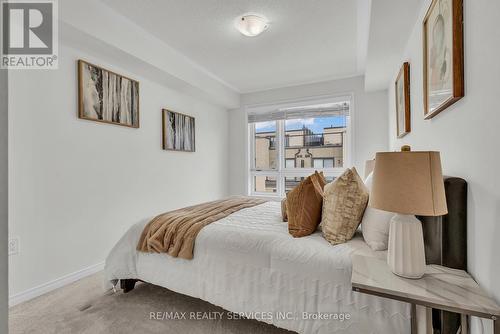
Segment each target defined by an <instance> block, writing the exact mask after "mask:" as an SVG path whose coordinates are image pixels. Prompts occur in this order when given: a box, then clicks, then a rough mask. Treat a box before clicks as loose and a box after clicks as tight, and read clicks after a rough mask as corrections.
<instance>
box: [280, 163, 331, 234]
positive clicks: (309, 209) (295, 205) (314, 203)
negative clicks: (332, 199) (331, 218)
mask: <svg viewBox="0 0 500 334" xmlns="http://www.w3.org/2000/svg"><path fill="white" fill-rule="evenodd" d="M325 184H326V180H325V177H324V176H323V173H318V172H315V173H314V174H313V175H311V176H309V177H308V178H306V179H305V180H304V181H302V182H300V183H299V185H298V186H296V187H295V188H293V189H292V190H291V191H290V192H289V193H288V194H287V195H286V207H287V215H288V232H289V233H290V234H291V235H292V236H294V237H295V238H298V237H305V236H306V235H310V234H312V233H313V232H314V231H316V228H317V227H318V224H319V223H320V222H321V209H322V205H323V187H324V186H325Z"/></svg>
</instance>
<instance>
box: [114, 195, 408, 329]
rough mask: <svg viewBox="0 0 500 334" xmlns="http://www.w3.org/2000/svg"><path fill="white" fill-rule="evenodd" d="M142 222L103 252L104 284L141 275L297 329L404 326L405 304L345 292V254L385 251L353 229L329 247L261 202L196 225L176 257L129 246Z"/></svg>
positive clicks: (347, 288) (347, 265)
mask: <svg viewBox="0 0 500 334" xmlns="http://www.w3.org/2000/svg"><path fill="white" fill-rule="evenodd" d="M145 224H146V221H144V222H141V223H139V224H136V225H134V226H132V227H131V228H130V230H129V231H128V232H127V233H126V234H125V235H124V236H123V237H122V239H121V240H120V241H119V242H118V243H117V244H116V246H115V247H114V248H113V249H112V251H111V252H110V254H109V256H108V258H107V259H106V267H105V277H106V283H107V286H108V287H111V284H113V283H116V280H117V279H125V278H134V279H141V280H143V281H145V282H149V283H152V284H156V285H159V286H163V287H165V288H168V289H170V290H173V291H176V292H179V293H182V294H186V295H189V296H192V297H196V298H200V299H203V300H206V301H208V302H210V303H212V304H215V305H218V306H221V307H223V308H224V309H226V310H228V311H232V312H245V313H246V315H247V317H250V318H256V319H257V320H261V321H264V322H267V323H272V324H274V325H276V326H278V327H281V328H285V329H289V330H293V331H296V332H299V333H304V334H309V333H329V334H330V333H353V334H359V333H384V334H390V333H397V334H402V333H409V332H410V307H409V306H408V304H406V303H401V302H397V301H392V300H389V299H383V298H378V297H374V296H369V295H365V294H361V293H353V292H352V291H351V283H350V282H351V260H350V257H351V255H352V254H354V253H356V254H365V255H369V256H376V257H384V256H385V255H386V253H385V252H374V251H372V250H371V249H370V248H369V247H368V246H367V244H366V243H365V242H364V241H363V238H362V236H361V235H357V236H356V237H355V238H354V239H353V240H351V241H349V242H348V243H346V244H342V245H337V246H332V245H330V244H329V243H328V242H327V241H326V240H325V239H324V238H323V237H322V235H321V233H319V232H318V233H315V234H313V235H311V236H308V237H304V238H297V239H295V238H293V237H292V236H290V235H289V234H288V230H287V224H286V223H283V222H282V221H281V209H280V203H278V202H267V203H264V204H261V205H258V206H256V207H253V208H248V209H243V210H241V211H239V212H236V213H234V214H232V215H230V216H228V217H226V218H224V219H221V220H219V221H217V222H215V223H212V224H210V225H208V226H206V227H205V228H203V229H202V230H201V232H200V233H199V234H198V237H197V239H196V244H195V249H194V259H192V260H184V259H180V258H173V257H170V256H168V255H166V254H150V253H141V252H137V251H136V250H135V248H136V246H137V242H138V239H139V236H140V234H141V232H142V229H143V227H144V225H145ZM151 311H152V312H155V311H162V310H151ZM277 312H282V313H277ZM303 312H306V313H307V316H304V313H303ZM318 314H319V315H321V316H323V317H329V318H332V319H329V320H321V319H317V315H318ZM336 314H337V315H339V314H349V315H350V319H349V320H343V321H341V320H338V318H337V315H336ZM307 317H314V318H316V319H307Z"/></svg>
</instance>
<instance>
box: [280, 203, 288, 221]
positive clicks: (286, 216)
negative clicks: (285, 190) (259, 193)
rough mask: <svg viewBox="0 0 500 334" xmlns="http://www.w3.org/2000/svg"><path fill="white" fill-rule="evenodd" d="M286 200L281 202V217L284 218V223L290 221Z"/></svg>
mask: <svg viewBox="0 0 500 334" xmlns="http://www.w3.org/2000/svg"><path fill="white" fill-rule="evenodd" d="M286 211H287V209H286V198H283V199H282V200H281V217H282V218H283V221H284V222H287V221H288V213H287V212H286Z"/></svg>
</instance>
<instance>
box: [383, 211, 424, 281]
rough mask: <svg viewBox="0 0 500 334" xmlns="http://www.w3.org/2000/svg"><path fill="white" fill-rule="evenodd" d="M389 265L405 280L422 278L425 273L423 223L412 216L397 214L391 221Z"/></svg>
mask: <svg viewBox="0 0 500 334" xmlns="http://www.w3.org/2000/svg"><path fill="white" fill-rule="evenodd" d="M387 264H388V265H389V267H390V268H391V270H392V272H393V273H394V274H396V275H398V276H401V277H405V278H412V279H417V278H421V277H422V276H423V275H424V272H425V250H424V235H423V232H422V223H421V222H420V220H418V219H417V218H415V216H412V215H401V214H396V215H394V217H393V218H392V219H391V225H390V230H389V249H388V252H387Z"/></svg>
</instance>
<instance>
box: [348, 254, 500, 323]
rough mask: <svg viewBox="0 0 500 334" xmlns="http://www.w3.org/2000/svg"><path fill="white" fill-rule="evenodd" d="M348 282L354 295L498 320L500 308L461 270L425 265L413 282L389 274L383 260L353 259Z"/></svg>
mask: <svg viewBox="0 0 500 334" xmlns="http://www.w3.org/2000/svg"><path fill="white" fill-rule="evenodd" d="M351 282H352V288H353V290H354V291H360V292H364V293H369V294H374V295H378V296H385V297H388V298H391V299H397V300H402V301H406V302H409V303H414V304H419V305H425V306H427V307H434V308H438V309H441V310H446V311H451V312H456V313H462V314H468V315H475V316H479V317H483V318H490V319H493V320H496V319H497V318H500V307H499V306H498V305H497V304H496V302H495V301H494V300H493V299H492V298H491V297H489V295H488V294H487V293H486V292H485V291H484V290H483V289H481V287H480V286H479V285H478V284H477V283H476V282H475V281H474V279H472V277H471V276H470V275H469V274H468V273H467V272H465V271H463V270H456V269H451V268H446V267H442V266H438V265H429V266H427V269H426V272H425V275H424V276H423V277H422V278H421V279H416V280H414V279H408V278H402V277H399V276H397V275H395V274H393V273H392V271H391V270H390V268H389V266H388V265H387V263H386V261H385V260H381V259H377V258H373V257H366V256H360V255H354V256H353V257H352V279H351Z"/></svg>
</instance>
